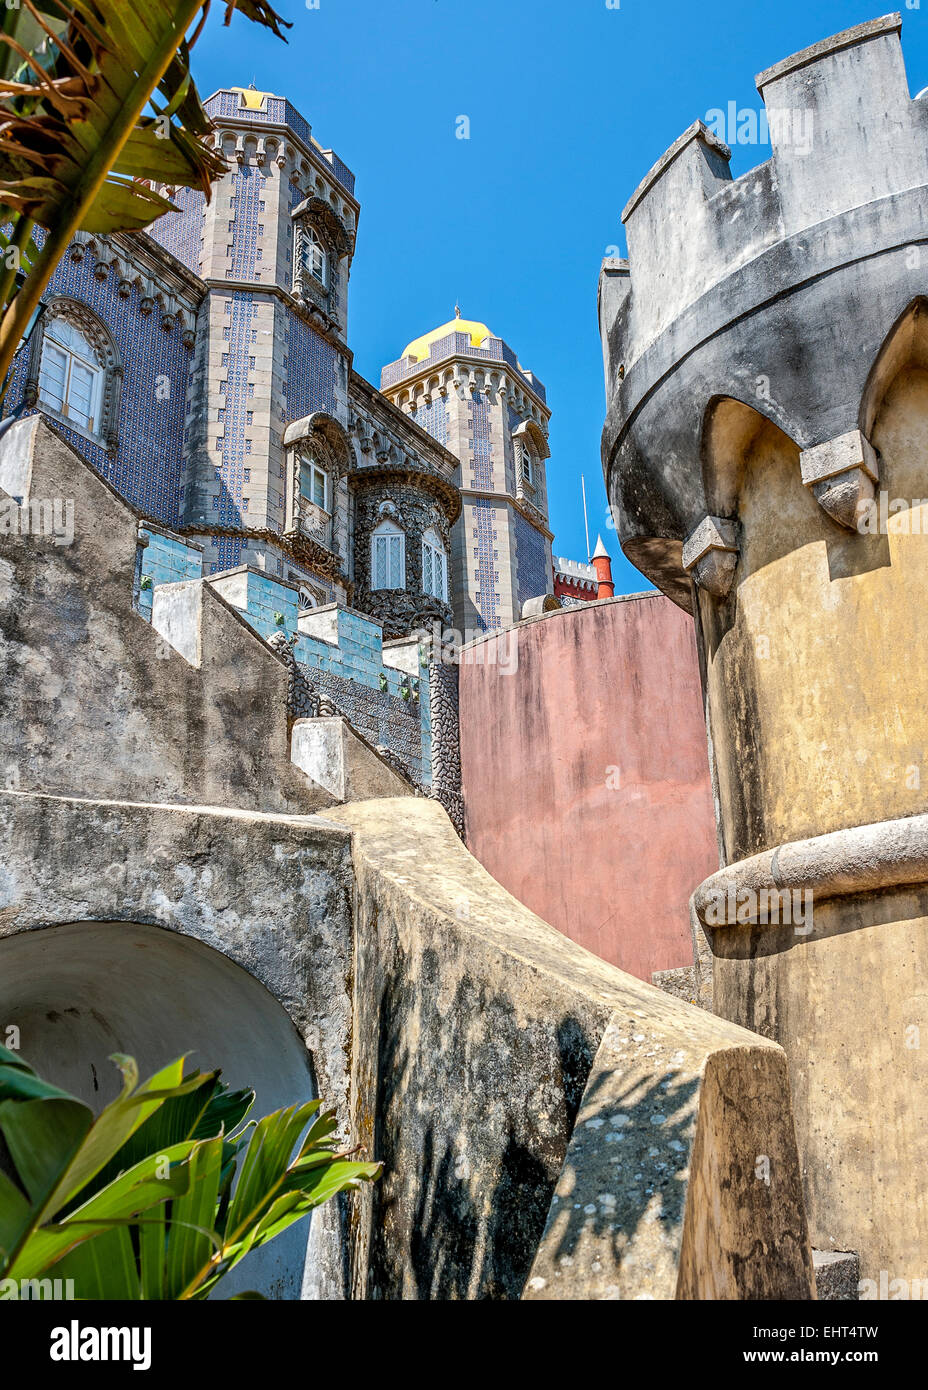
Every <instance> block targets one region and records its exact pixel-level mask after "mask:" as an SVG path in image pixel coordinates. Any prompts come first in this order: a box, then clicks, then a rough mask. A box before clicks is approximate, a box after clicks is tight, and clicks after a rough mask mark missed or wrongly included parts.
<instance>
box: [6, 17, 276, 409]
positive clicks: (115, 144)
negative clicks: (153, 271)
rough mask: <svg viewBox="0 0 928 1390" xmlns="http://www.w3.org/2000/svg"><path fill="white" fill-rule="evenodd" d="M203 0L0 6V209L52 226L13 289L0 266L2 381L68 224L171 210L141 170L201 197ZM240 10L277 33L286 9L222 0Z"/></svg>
mask: <svg viewBox="0 0 928 1390" xmlns="http://www.w3.org/2000/svg"><path fill="white" fill-rule="evenodd" d="M207 8H208V6H207V5H204V0H132V3H131V4H127V3H126V0H21V4H20V5H19V6H17V7H16V8H14V9H7V10H5V13H4V12H3V10H0V13H2V14H3V19H2V23H0V217H2V216H3V212H4V209H5V210H6V211H7V213H8V214H10V215H12V217H13V218H14V219H16V218H19V219H23V220H24V221H26V222H28V223H31V222H37V223H39V224H40V225H41V226H43V227H47V228H48V229H49V237H48V239H47V240H46V242H45V245H44V246H43V248H42V252H41V253H40V255H39V257H38V259H37V262H36V264H35V266H34V267H33V270H32V274H31V275H30V276H29V277H28V279H27V282H26V285H25V286H24V287H23V288H22V289H21V290H20V291H19V292H18V293H16V294H15V296H13V297H12V300H11V290H12V285H13V277H12V275H10V274H9V273H8V270H7V271H5V272H3V273H0V307H2V306H3V305H4V304H6V303H7V302H8V301H10V300H11V302H10V303H9V307H8V308H7V311H6V313H5V314H4V316H3V320H2V323H0V382H5V380H6V375H7V372H8V369H9V366H10V363H11V361H12V358H13V354H14V352H15V350H16V346H17V344H18V342H19V340H20V338H21V336H22V333H23V331H24V328H25V325H26V324H27V323H28V320H29V317H30V315H31V313H32V311H33V309H34V308H35V306H36V304H37V302H38V300H39V297H40V295H41V293H42V291H43V290H44V288H45V286H46V285H47V284H48V281H49V279H50V278H51V275H52V273H53V271H54V268H55V266H56V265H57V263H58V261H59V259H60V257H61V255H62V254H63V252H64V250H65V248H66V247H67V245H68V243H69V242H70V240H71V238H72V237H73V235H74V233H75V232H76V231H78V230H81V229H83V230H85V231H89V232H115V231H133V230H137V229H139V228H141V227H145V226H148V224H149V223H150V222H152V221H153V220H154V219H155V218H156V217H158V216H159V215H161V214H162V213H163V212H166V211H169V210H170V209H171V208H172V207H173V204H171V203H170V202H168V200H167V199H165V198H163V197H162V196H161V195H160V194H158V193H156V192H155V191H154V190H153V189H151V188H148V187H146V186H145V184H144V182H142V180H150V181H152V182H161V183H167V184H170V185H181V186H184V187H190V188H200V189H202V191H203V193H204V194H205V195H206V197H207V198H208V197H209V193H210V185H211V183H212V181H213V180H214V179H216V178H217V177H218V176H219V175H220V174H221V173H222V172H223V171H224V169H225V167H226V166H225V162H224V161H223V159H222V157H221V155H220V154H219V153H218V152H217V151H215V150H213V149H211V148H210V147H209V146H208V145H207V144H206V141H205V136H206V134H207V132H208V130H209V121H208V118H207V116H206V113H205V111H204V110H203V108H202V105H201V103H200V99H199V97H198V96H197V94H196V89H195V87H194V86H193V83H192V81H191V78H190V67H189V59H190V47H191V42H192V41H191V42H188V41H187V39H186V35H187V33H188V31H189V30H190V28H191V26H192V25H193V24H194V22H195V21H196V19H197V17H198V15H200V12H201V10H202V12H203V15H204V16H205V13H206V9H207ZM236 9H239V10H241V12H242V13H243V14H244V15H245V16H246V17H247V18H248V19H251V20H253V21H255V22H256V23H258V24H261V25H263V26H265V27H266V28H269V29H270V30H271V31H272V32H273V33H275V34H277V35H279V36H280V37H281V38H283V34H282V32H281V28H280V25H281V24H283V23H284V22H285V21H283V20H281V19H280V16H279V15H278V14H277V13H276V11H275V10H274V9H273V8H272V7H271V5H270V4H269V3H268V0H231V3H229V4H228V5H227V9H226V22H227V23H228V21H229V18H230V17H231V14H232V13H233V12H234V11H235V10H236ZM200 28H202V22H201V24H200ZM197 33H199V29H198V30H197ZM194 37H196V36H194ZM156 93H157V96H155V94H156ZM151 113H154V114H151ZM30 229H31V228H30Z"/></svg>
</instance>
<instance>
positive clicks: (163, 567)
mask: <svg viewBox="0 0 928 1390" xmlns="http://www.w3.org/2000/svg"><path fill="white" fill-rule="evenodd" d="M143 534H144V535H147V536H148V545H147V546H145V548H144V550H143V551H142V556H141V580H142V583H141V585H140V588H139V612H140V613H141V614H142V616H143V617H144V618H147V619H148V620H149V621H151V607H152V596H153V594H154V591H155V588H156V587H157V585H159V584H178V583H181V582H182V581H183V580H185V579H200V578H201V577H202V573H203V554H202V552H201V551H199V550H197V549H196V548H195V547H194V546H192V545H188V544H187V543H186V542H185V541H184V540H183V539H182V538H181V537H180V536H166V535H164V534H163V532H160V531H156V530H154V529H148V530H146V531H145V532H144V533H143Z"/></svg>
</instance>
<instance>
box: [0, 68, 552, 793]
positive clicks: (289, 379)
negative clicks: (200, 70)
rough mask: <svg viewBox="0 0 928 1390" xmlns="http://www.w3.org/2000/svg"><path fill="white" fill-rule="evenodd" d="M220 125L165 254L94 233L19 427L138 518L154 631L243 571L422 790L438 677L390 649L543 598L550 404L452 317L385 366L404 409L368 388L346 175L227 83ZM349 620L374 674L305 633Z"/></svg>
mask: <svg viewBox="0 0 928 1390" xmlns="http://www.w3.org/2000/svg"><path fill="white" fill-rule="evenodd" d="M206 106H207V110H208V112H209V114H210V116H211V118H212V120H213V122H214V127H213V134H212V137H211V138H212V141H213V143H214V144H215V146H216V147H217V148H218V149H219V150H221V152H222V153H223V155H224V156H225V158H226V162H227V165H228V172H227V173H226V174H225V175H224V176H223V177H222V178H221V179H220V180H219V182H218V183H217V184H216V186H215V188H214V190H213V195H212V197H211V199H210V201H209V202H208V203H207V201H206V200H205V198H204V197H203V195H202V194H201V193H199V192H194V191H191V190H188V189H183V188H179V189H175V188H169V187H162V189H161V191H162V192H164V193H166V194H167V196H169V197H170V198H171V199H172V201H173V202H174V204H175V206H176V208H177V211H176V212H173V213H169V214H167V215H166V216H164V217H162V218H160V219H159V220H158V221H157V222H155V223H154V224H153V225H152V227H151V228H150V229H149V233H148V234H145V233H139V234H134V235H114V236H109V237H106V236H96V237H90V236H86V235H83V234H79V235H78V236H77V238H76V239H75V241H74V243H73V244H72V245H71V247H70V248H69V251H68V253H67V255H66V256H65V257H64V258H63V260H62V262H61V264H60V265H59V267H58V269H57V270H56V272H55V275H54V277H53V279H52V282H51V284H50V286H49V290H48V292H47V295H46V299H47V303H48V308H47V311H46V313H45V315H44V318H43V320H42V321H41V323H42V326H41V328H40V329H39V330H38V331H37V332H36V333H35V334H34V335H33V338H32V340H31V341H30V343H29V345H28V347H27V348H25V349H23V350H22V351H21V353H20V355H19V357H18V358H17V361H16V363H15V369H14V375H13V379H12V385H11V389H10V391H9V393H8V396H7V402H6V408H7V409H8V410H9V409H17V408H18V407H20V406H24V407H25V408H26V409H27V410H36V409H37V410H40V411H42V412H44V413H45V414H46V415H47V416H48V417H49V419H50V420H51V422H52V423H53V424H54V425H55V427H56V428H58V429H60V430H61V432H62V433H63V434H64V435H65V436H66V437H67V438H68V440H69V442H71V443H72V444H73V445H74V446H75V447H76V448H77V449H78V450H79V451H80V452H81V453H82V454H83V455H84V457H85V458H87V459H88V461H89V462H90V463H91V464H93V466H94V467H95V468H96V469H97V470H98V471H99V472H100V473H101V474H102V475H103V477H104V478H106V480H107V481H108V482H110V483H111V484H112V485H113V486H114V487H115V488H116V489H117V491H119V492H120V493H121V494H122V495H123V496H124V497H125V498H126V499H127V500H128V501H130V502H131V503H133V504H134V505H135V507H136V508H137V509H138V511H139V512H140V514H141V520H142V523H143V525H144V526H147V528H148V529H147V530H146V531H145V532H144V538H143V540H142V550H141V551H140V554H141V559H140V563H139V572H138V574H137V576H136V585H137V606H138V608H139V611H140V612H142V613H143V614H145V615H146V616H148V615H150V612H151V608H152V594H153V591H154V589H155V588H156V587H157V586H158V585H160V584H166V583H174V582H178V581H180V580H189V579H190V578H192V577H200V578H203V579H206V580H214V581H216V582H219V581H221V580H222V578H223V576H225V575H227V574H228V573H229V572H230V571H234V572H236V573H238V572H239V571H240V570H242V571H243V572H244V573H246V574H249V575H251V576H252V577H253V579H254V582H251V581H249V583H248V584H247V585H246V586H245V590H244V592H245V595H246V598H245V602H244V603H242V604H240V605H239V606H240V607H241V609H242V612H243V614H244V616H246V617H247V619H248V621H249V622H250V623H251V624H252V626H254V627H256V628H257V629H258V631H260V632H261V634H262V636H264V637H270V636H275V635H277V634H279V633H281V632H286V633H289V634H290V636H291V637H293V638H294V642H295V645H294V647H293V654H294V657H295V660H296V661H297V663H299V664H300V665H305V666H306V667H307V668H311V670H312V672H313V673H314V680H315V682H316V685H315V687H314V688H316V689H318V690H321V691H326V692H327V693H328V695H329V696H330V697H331V700H332V702H334V704H335V705H336V706H337V707H338V709H339V710H340V712H342V713H344V714H345V715H346V716H347V717H349V718H350V719H352V721H353V722H355V724H356V726H357V727H358V728H359V730H361V731H362V732H364V734H365V736H366V737H368V738H369V739H370V740H371V741H372V742H374V743H375V745H379V746H382V747H385V748H387V749H389V750H390V751H391V753H392V754H393V755H395V756H396V757H398V758H399V759H400V760H401V761H402V763H403V765H404V767H405V768H406V770H407V772H408V773H409V774H410V775H411V776H412V777H413V779H414V780H415V781H416V782H417V783H420V784H422V785H424V786H426V787H428V786H429V785H430V784H431V782H432V767H431V762H430V748H431V743H432V738H431V728H430V723H429V720H430V715H429V709H430V702H429V698H428V686H429V684H430V675H429V658H428V656H426V657H425V658H424V661H423V665H422V671H421V673H420V671H419V667H418V665H416V663H413V664H414V665H415V670H416V674H415V687H416V688H415V692H413V688H412V686H411V685H409V684H407V686H404V687H403V689H401V688H400V685H399V676H398V675H397V674H396V672H393V671H391V669H390V668H389V666H388V665H387V664H386V658H385V657H384V656H383V653H382V650H381V648H382V643H383V641H384V640H386V641H387V642H396V641H401V642H402V641H403V640H404V639H406V638H407V637H408V636H409V635H410V634H412V633H414V632H416V631H417V630H422V629H427V630H428V631H429V632H434V630H435V627H436V625H437V626H438V627H439V629H441V628H443V627H444V626H446V625H447V624H448V623H450V622H451V621H452V619H454V620H455V623H456V626H457V627H458V628H459V629H460V630H461V631H462V632H463V633H467V632H468V631H471V632H473V631H474V630H477V631H482V630H484V629H485V628H487V627H496V626H499V625H505V624H507V623H509V622H511V621H513V620H514V619H518V617H519V613H520V606H521V603H522V602H523V601H524V600H525V598H527V597H530V596H531V594H530V593H529V591H530V590H531V591H532V592H533V593H534V592H542V593H543V592H547V591H549V590H550V587H551V583H550V535H549V533H548V531H547V509H546V502H545V491H544V475H543V462H542V461H543V459H544V458H545V457H546V456H547V445H546V442H545V439H546V432H547V421H548V410H547V406H546V404H545V393H544V388H543V386H542V385H541V383H540V382H539V381H537V379H536V378H535V377H534V376H533V375H532V374H531V373H530V372H526V371H524V370H523V369H522V367H521V366H520V364H519V362H518V359H517V358H516V355H515V353H513V352H512V350H511V349H510V348H509V347H508V346H507V345H506V344H505V343H504V342H503V341H502V340H501V339H498V338H495V337H493V336H492V335H490V334H489V333H488V332H484V333H483V334H482V335H480V336H479V338H478V336H476V335H475V334H474V332H472V331H471V330H472V329H473V327H474V326H473V325H467V324H464V323H463V322H458V321H457V320H456V321H455V322H454V323H453V324H452V325H448V326H447V327H448V330H449V331H447V332H441V331H439V333H437V334H432V335H427V339H428V343H429V347H428V351H427V353H426V358H427V362H426V363H425V364H424V365H423V364H420V367H421V370H420V371H418V373H417V372H416V371H414V370H412V368H411V365H410V364H409V363H405V364H404V363H400V364H394V365H393V367H388V368H386V369H385V371H384V374H383V379H384V382H385V383H388V382H391V381H395V382H397V383H402V389H401V390H393V391H390V392H388V393H387V394H381V392H380V391H378V390H376V389H375V388H374V387H373V386H372V385H371V384H370V383H369V382H367V381H365V380H364V379H363V378H362V377H361V376H360V375H359V374H358V373H357V372H355V371H354V370H353V368H352V365H351V363H352V356H351V351H350V349H349V347H348V343H347V338H346V333H347V312H348V303H347V285H348V279H349V274H350V269H351V264H352V260H353V256H354V252H355V243H356V237H357V231H358V220H359V216H360V205H359V204H358V202H357V200H356V198H355V196H354V176H353V174H352V173H351V171H350V170H349V169H348V168H347V166H346V165H345V164H344V162H343V161H342V160H341V159H340V158H339V157H338V156H337V155H336V154H335V153H334V151H332V150H330V149H324V148H323V147H322V146H321V145H320V144H319V142H318V141H317V140H316V139H315V137H314V136H313V133H312V130H311V127H310V125H309V123H308V122H307V121H306V120H305V119H304V118H303V117H302V116H301V115H300V114H299V113H298V112H297V111H295V110H294V108H293V107H292V105H291V104H290V103H289V102H287V101H286V100H285V99H284V98H281V97H277V96H274V95H273V94H270V93H261V92H256V91H254V90H252V89H247V90H245V89H240V88H229V89H227V90H222V91H219V92H217V93H215V94H214V95H213V96H212V97H211V98H210V99H209V101H208V102H207V103H206ZM439 360H441V362H442V364H443V368H444V369H445V370H443V373H442V376H441V380H440V381H439V379H438V378H436V379H435V381H434V383H433V382H432V381H430V380H428V379H427V378H428V371H427V370H426V368H429V369H430V367H431V364H432V363H437V362H438V361H439ZM449 369H450V371H451V373H452V375H454V373H458V375H459V376H460V378H461V379H460V380H456V381H455V384H454V385H453V386H452V387H451V388H450V391H449V389H448V387H447V386H446V384H445V383H446V379H447V372H448V370H449ZM420 381H421V387H422V389H421V390H420V389H418V383H420ZM427 387H428V388H434V389H426V388H427ZM503 419H505V421H506V427H505V428H504V427H503V424H502V421H503ZM528 428H530V429H531V431H532V433H531V437H529V436H528V435H525V436H524V438H522V437H520V434H519V432H520V430H521V431H525V430H526V429H528ZM529 447H531V451H532V455H533V457H532V462H531V464H528V463H526V459H527V457H528V450H529ZM529 473H530V474H531V479H532V483H531V494H530V495H528V494H523V493H522V492H520V484H519V480H520V479H523V477H527V476H528V475H529ZM462 484H463V492H462ZM472 532H473V533H474V536H475V537H476V541H475V544H474V545H471V544H470V541H471V533H472ZM517 538H518V539H517ZM517 552H518V553H517ZM529 556H530V557H531V560H529V559H528V558H527V557H529ZM546 557H547V567H546ZM256 576H262V579H261V582H260V584H259V583H258V580H257V578H256ZM268 586H271V587H270V588H269V587H268ZM275 586H276V587H275ZM258 588H261V589H262V592H263V594H264V599H262V601H261V603H258V602H257V599H256V597H255V596H256V594H257V592H258ZM268 595H270V596H268ZM332 603H336V604H341V605H347V606H350V607H351V608H352V610H353V611H355V612H356V613H359V614H360V617H359V619H358V621H361V622H366V623H367V630H366V633H365V645H366V648H369V649H370V650H369V653H368V654H369V655H370V656H371V660H372V662H373V667H372V669H371V671H368V670H367V669H366V668H365V670H364V671H363V672H362V670H361V669H360V667H359V666H358V662H357V660H356V657H357V652H355V651H353V650H352V649H351V643H353V642H354V641H355V640H356V635H355V634H352V635H349V634H348V633H347V629H346V630H345V631H344V632H343V631H342V630H341V629H340V628H339V630H338V631H337V633H336V635H335V638H334V641H333V642H330V643H329V644H328V646H327V647H326V648H325V650H317V649H316V648H314V647H313V646H312V644H311V643H309V642H308V640H307V639H306V638H305V637H303V636H300V635H299V627H298V622H299V614H300V613H301V612H307V613H308V612H310V611H311V610H313V609H316V608H324V607H325V606H326V605H329V604H332ZM343 641H344V642H347V643H348V647H347V648H345V649H344V650H343V649H342V647H341V645H340V643H341V642H343ZM375 648H376V652H375ZM374 668H376V670H375V669H374ZM412 679H413V677H412V675H409V680H412ZM445 684H447V681H446V682H445ZM454 707H455V706H454V701H453V699H451V697H450V696H448V695H447V693H446V694H444V695H443V699H442V708H443V710H444V711H445V712H446V715H447V711H449V710H453V709H454ZM447 722H448V721H447V717H445V723H446V724H447ZM442 738H443V740H444V744H445V745H446V746H447V744H448V734H447V730H446V729H445V730H443V732H442ZM442 760H443V766H444V767H451V768H453V767H454V765H455V759H454V756H453V755H450V754H449V753H448V752H447V748H446V751H445V752H444V753H443V755H442ZM445 780H447V778H446V779H445ZM451 780H452V781H453V775H452V777H451ZM456 819H459V816H456Z"/></svg>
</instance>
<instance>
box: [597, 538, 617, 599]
mask: <svg viewBox="0 0 928 1390" xmlns="http://www.w3.org/2000/svg"><path fill="white" fill-rule="evenodd" d="M593 568H594V569H595V571H596V578H597V579H598V580H599V591H598V593H597V595H596V597H597V598H614V597H615V585H614V584H613V582H612V560H611V559H610V556H609V551H608V550H607V549H606V547H605V546H604V545H603V538H602V536H597V537H596V549H595V550H594V551H593Z"/></svg>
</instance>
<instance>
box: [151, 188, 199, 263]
mask: <svg viewBox="0 0 928 1390" xmlns="http://www.w3.org/2000/svg"><path fill="white" fill-rule="evenodd" d="M171 201H172V202H173V203H174V204H175V206H176V207H177V208H178V209H179V211H178V212H169V213H166V214H165V215H164V217H159V218H158V220H157V221H156V222H153V223H152V224H151V226H150V227H149V228H148V235H149V236H150V237H152V238H153V239H154V240H155V241H157V242H159V243H160V245H162V246H163V247H164V248H165V250H166V251H170V253H171V255H172V256H176V257H177V259H178V260H179V261H181V262H182V263H183V264H184V265H185V266H187V268H188V270H192V271H194V273H195V274H199V272H200V270H201V259H202V258H201V255H200V252H201V249H202V237H203V210H204V208H205V206H206V199H205V197H204V195H203V194H202V193H201V192H200V191H199V189H196V188H178V190H177V192H176V193H175V194H174V197H173V198H172V200H171Z"/></svg>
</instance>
